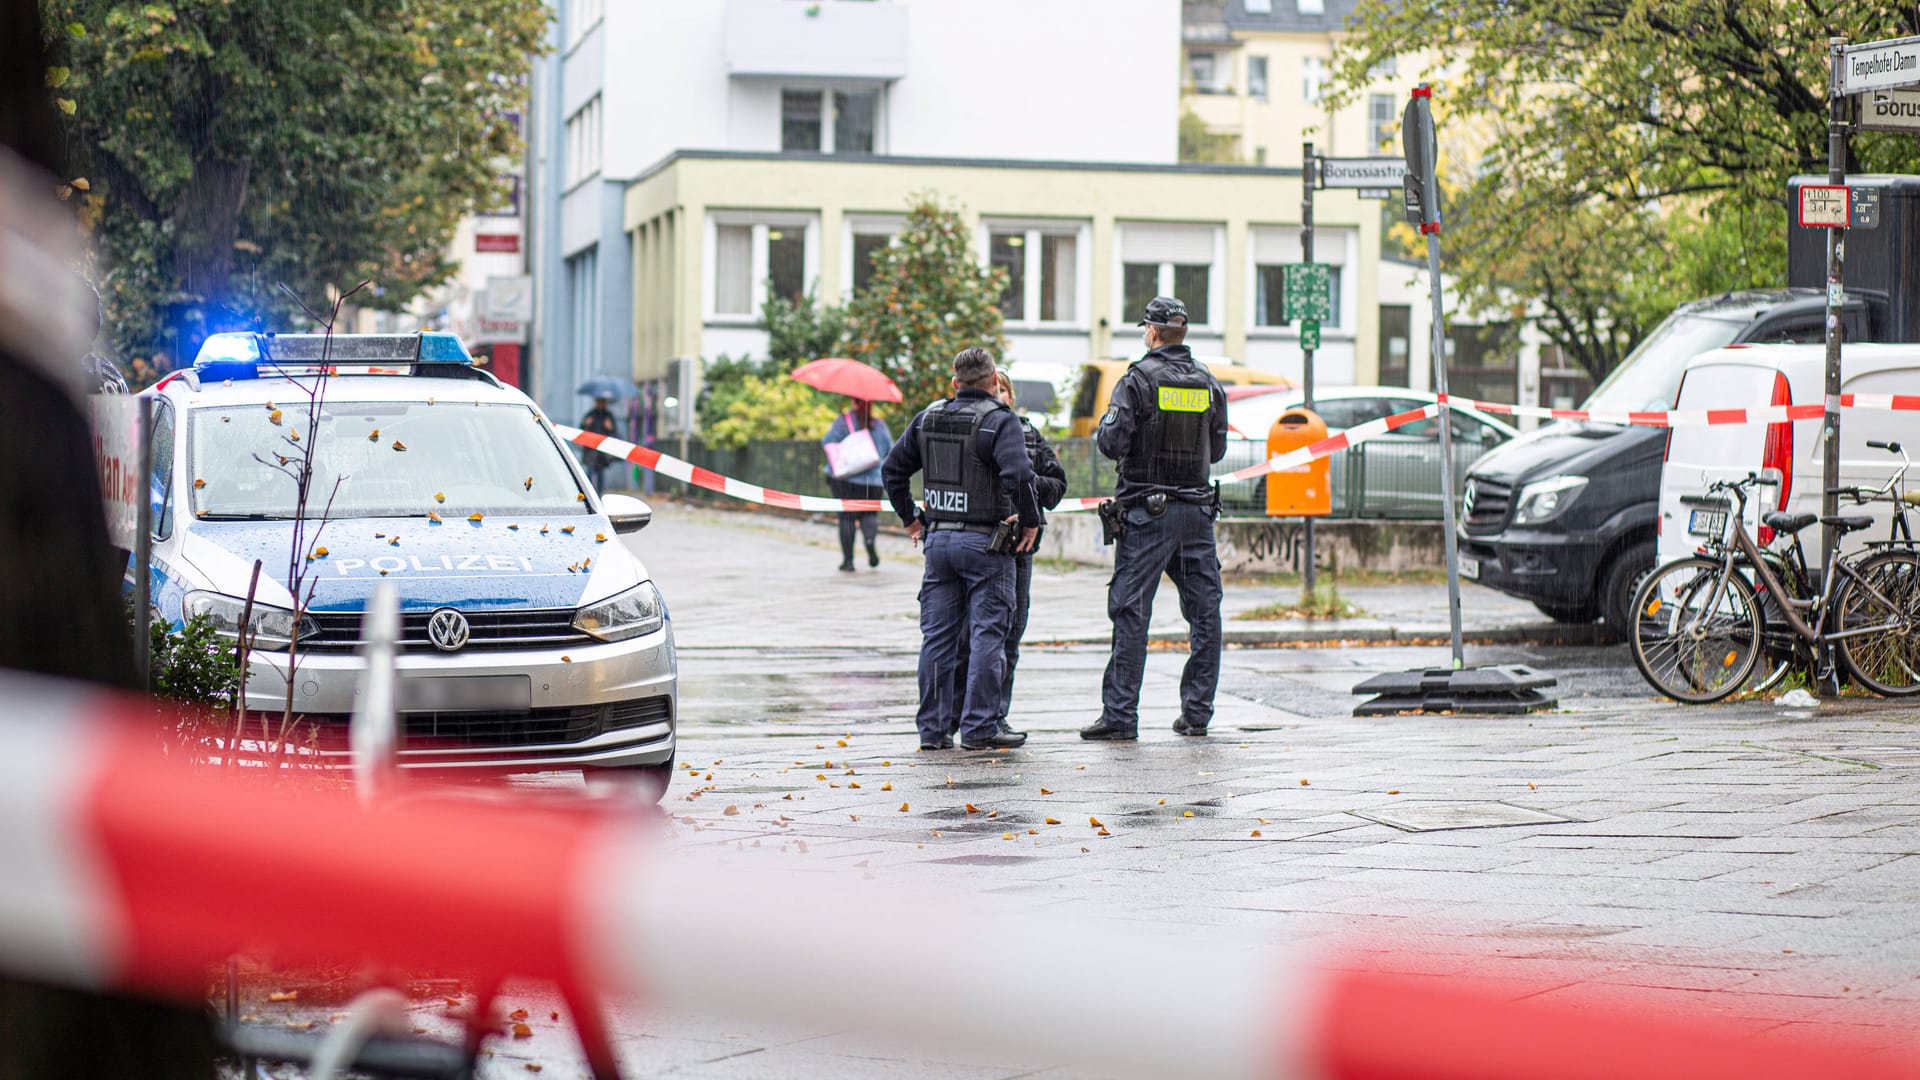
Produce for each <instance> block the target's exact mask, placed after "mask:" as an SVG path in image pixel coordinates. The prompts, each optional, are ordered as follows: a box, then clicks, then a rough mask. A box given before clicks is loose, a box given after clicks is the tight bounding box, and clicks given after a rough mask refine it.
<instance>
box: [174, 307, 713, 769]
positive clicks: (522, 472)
mask: <svg viewBox="0 0 1920 1080" xmlns="http://www.w3.org/2000/svg"><path fill="white" fill-rule="evenodd" d="M316 393H317V394H318V395H319V399H318V400H319V404H318V406H317V408H316V407H314V406H313V405H312V401H313V400H314V395H315V394H316ZM144 396H147V397H150V398H152V399H153V400H154V403H155V412H154V428H153V430H154V437H153V446H154V450H153V453H154V462H155V464H154V475H153V478H152V500H153V522H154V528H153V536H154V539H153V556H152V562H151V578H150V590H151V591H150V594H149V595H150V596H151V597H152V598H153V604H154V607H155V609H156V614H157V616H158V618H159V619H161V620H163V621H166V622H171V623H173V624H175V625H179V624H181V623H182V622H183V621H184V620H186V619H188V618H190V617H192V616H195V615H205V616H207V617H208V618H210V619H211V620H212V621H213V622H214V624H215V625H216V626H217V627H218V628H219V629H220V631H221V632H222V633H223V634H226V635H228V636H229V637H233V636H235V635H237V633H238V631H239V628H240V622H241V619H242V618H243V612H244V611H245V609H246V603H247V601H246V597H247V594H248V586H249V582H250V580H251V578H252V576H253V572H254V564H255V561H256V560H258V561H259V562H260V564H261V570H260V577H259V584H258V587H257V588H256V589H255V591H254V600H253V608H252V613H251V616H250V619H251V621H250V624H249V625H250V633H251V635H252V640H253V651H252V658H251V667H250V674H249V678H248V681H247V706H248V708H249V710H251V711H258V712H263V713H267V714H270V715H274V716H278V715H279V714H280V712H281V710H282V708H283V705H284V702H285V700H286V694H287V687H288V675H287V672H288V666H289V659H290V658H291V659H292V662H293V669H294V676H293V680H292V681H293V692H294V693H293V708H294V711H295V712H296V713H298V714H300V715H301V716H303V717H305V718H307V719H308V720H309V721H310V722H311V727H310V730H311V732H312V733H313V735H312V739H311V745H310V748H311V750H312V752H314V753H316V754H320V755H324V756H326V757H327V758H328V759H329V760H339V761H341V762H344V754H345V731H346V724H345V721H346V719H347V717H348V716H349V715H350V714H351V712H352V710H353V707H354V701H355V694H356V692H357V686H358V684H359V681H360V676H361V672H362V671H363V670H364V668H365V664H364V661H362V660H361V659H360V657H359V656H358V655H357V652H356V649H357V647H358V644H359V640H360V619H361V613H362V611H363V609H364V607H365V605H366V603H367V600H368V598H369V596H370V595H371V594H372V592H373V590H374V589H375V588H376V587H377V586H378V585H380V584H381V583H382V582H392V583H393V584H394V585H395V586H397V591H398V593H399V596H400V608H401V621H402V625H403V629H402V632H401V641H400V648H399V658H398V669H399V676H400V679H399V705H400V711H401V719H402V729H403V737H402V748H401V750H400V760H401V764H402V765H406V766H423V767H431V768H434V769H451V770H460V769H481V768H484V769H487V770H492V771H506V772H516V771H537V770H546V769H553V768H585V769H597V768H624V769H637V770H640V771H641V772H642V773H643V775H644V776H645V777H646V779H647V780H648V781H650V782H651V785H652V786H653V787H654V788H655V790H656V791H661V790H664V787H665V782H666V780H667V779H668V777H669V776H670V774H671V771H672V768H673V757H674V724H675V705H676V662H675V656H674V645H673V628H672V624H671V623H670V622H669V620H668V616H667V609H666V604H665V602H664V601H663V600H662V599H661V596H660V592H659V590H658V589H656V588H655V587H654V584H653V582H652V581H651V580H650V579H649V577H648V574H647V571H646V567H645V566H643V565H642V564H641V562H640V560H639V559H638V558H636V557H635V556H634V555H633V554H632V553H631V552H629V551H628V550H627V549H626V547H625V545H624V544H622V543H621V542H620V540H619V537H620V535H621V534H624V533H631V532H635V531H638V530H639V529H641V528H643V527H645V525H646V524H647V522H648V520H649V519H650V518H651V515H652V511H651V510H650V509H649V508H648V507H647V506H646V504H645V503H643V502H641V501H640V500H638V499H635V498H632V497H630V496H621V495H604V496H603V495H600V494H599V493H597V492H595V491H593V490H592V488H591V487H590V486H589V485H588V483H587V481H586V478H585V477H584V476H583V475H582V473H581V470H580V468H579V467H578V465H577V464H576V463H575V461H574V458H573V455H571V454H570V453H568V452H567V448H566V445H565V444H564V443H563V442H562V441H561V439H560V438H559V437H558V436H557V435H556V434H555V433H554V431H553V430H552V428H551V427H550V426H549V425H548V424H547V423H546V422H545V421H544V419H543V418H542V417H541V415H540V412H539V410H538V408H537V407H536V406H535V405H534V403H533V401H532V400H530V399H529V398H528V397H527V396H526V395H524V394H522V393H521V392H520V391H518V390H516V389H513V388H512V387H509V386H505V385H503V384H501V383H500V382H499V381H497V380H495V379H494V378H493V377H492V376H491V375H488V374H487V373H486V372H484V371H482V370H481V369H480V368H478V367H476V366H475V365H474V363H473V360H472V357H471V356H469V355H468V353H467V350H466V348H465V347H464V346H463V345H462V344H461V343H460V341H459V339H458V338H456V337H454V336H453V335H451V334H442V333H421V334H408V335H340V334H336V335H333V336H332V337H331V339H329V338H327V337H325V336H323V335H317V334H277V335H276V334H252V333H224V334H215V335H213V336H212V337H210V338H208V339H207V341H206V343H205V345H203V346H202V348H201V350H200V354H199V356H198V358H197V359H196V360H195V362H194V365H193V367H192V368H191V369H190V370H182V371H180V372H177V373H176V374H174V375H172V376H170V377H169V378H167V379H166V380H164V381H162V382H161V383H159V384H157V385H156V386H155V387H154V388H153V389H151V390H149V391H147V392H146V394H145V395H144ZM309 450H310V451H311V455H312V460H313V467H312V479H311V482H310V485H309V488H310V490H309V495H308V499H307V503H306V508H305V514H304V517H303V516H302V515H301V514H300V513H299V495H298V484H297V479H298V477H299V475H300V469H301V466H302V463H303V462H304V461H305V460H306V456H307V454H308V452H309ZM295 575H298V579H297V580H294V581H291V582H290V578H292V577H293V576H295ZM295 588H297V589H299V590H300V592H299V596H298V598H297V599H298V601H299V602H296V596H295V594H294V589H295ZM296 613H297V614H296Z"/></svg>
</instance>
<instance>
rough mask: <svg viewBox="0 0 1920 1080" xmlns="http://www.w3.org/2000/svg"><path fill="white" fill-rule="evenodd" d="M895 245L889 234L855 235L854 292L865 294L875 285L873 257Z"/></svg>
mask: <svg viewBox="0 0 1920 1080" xmlns="http://www.w3.org/2000/svg"><path fill="white" fill-rule="evenodd" d="M892 243H893V236H892V235H891V234H889V233H854V234H853V291H854V292H857V293H858V292H865V291H866V290H867V286H868V285H870V284H872V283H873V257H874V256H875V255H877V254H879V253H880V252H882V251H885V250H887V247H888V245H890V244H892Z"/></svg>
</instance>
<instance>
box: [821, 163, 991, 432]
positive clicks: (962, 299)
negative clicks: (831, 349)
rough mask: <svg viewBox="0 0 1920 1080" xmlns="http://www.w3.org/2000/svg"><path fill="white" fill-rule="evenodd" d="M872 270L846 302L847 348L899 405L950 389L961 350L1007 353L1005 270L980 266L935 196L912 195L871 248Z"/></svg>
mask: <svg viewBox="0 0 1920 1080" xmlns="http://www.w3.org/2000/svg"><path fill="white" fill-rule="evenodd" d="M873 271H874V273H873V279H872V282H871V283H870V284H869V285H868V286H867V289H866V291H865V292H862V293H860V294H859V295H857V296H855V297H854V298H853V303H852V304H851V305H849V306H848V309H847V316H848V317H847V337H848V342H849V355H851V356H852V357H854V358H855V359H857V360H862V361H865V362H866V363H869V364H872V365H873V366H874V367H876V368H879V369H880V370H881V371H884V372H886V373H887V375H888V376H889V377H891V378H892V379H893V381H894V382H895V383H897V384H898V385H899V387H900V392H901V394H902V395H903V396H904V398H905V403H904V405H903V406H902V408H903V409H905V410H907V411H909V412H912V411H917V410H919V409H923V408H925V407H926V406H927V405H929V404H931V403H932V402H934V401H937V400H939V399H940V398H943V397H946V396H947V395H948V394H949V393H950V392H951V385H950V380H951V378H952V374H953V357H954V355H955V354H956V353H958V352H959V351H960V350H962V349H966V348H970V347H973V346H978V347H980V348H983V349H986V350H987V351H988V352H991V353H993V355H994V356H995V357H996V358H1002V357H1004V356H1005V355H1006V350H1007V341H1006V338H1005V336H1003V335H1002V334H1001V332H1000V328H1001V321H1002V320H1001V316H1000V307H999V301H1000V294H1001V293H1002V292H1003V291H1004V290H1005V289H1006V285H1007V275H1006V271H1005V270H1003V269H1001V268H999V267H991V268H983V267H982V266H981V265H980V263H979V261H978V258H977V257H976V255H975V254H974V250H973V241H972V233H971V230H969V229H968V228H967V225H966V222H965V221H964V220H963V219H962V218H961V216H960V213H959V211H957V210H955V209H951V208H949V207H947V206H945V205H943V204H942V203H941V202H940V201H939V199H938V197H936V196H934V195H932V194H924V193H923V194H918V195H915V196H913V197H912V200H911V202H910V205H909V208H908V211H907V224H906V228H905V229H904V230H902V231H901V233H900V236H899V238H898V241H897V242H896V243H895V244H893V245H892V246H890V247H887V248H884V249H882V250H880V251H878V252H876V253H875V254H874V257H873ZM883 408H885V407H884V406H883Z"/></svg>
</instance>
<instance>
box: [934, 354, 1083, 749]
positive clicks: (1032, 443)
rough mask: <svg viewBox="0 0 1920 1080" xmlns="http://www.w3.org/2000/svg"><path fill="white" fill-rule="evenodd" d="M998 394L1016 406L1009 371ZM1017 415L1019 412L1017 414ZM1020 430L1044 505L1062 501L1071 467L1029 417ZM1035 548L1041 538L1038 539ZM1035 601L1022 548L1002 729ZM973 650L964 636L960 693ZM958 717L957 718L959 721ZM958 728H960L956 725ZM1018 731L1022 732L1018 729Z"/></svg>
mask: <svg viewBox="0 0 1920 1080" xmlns="http://www.w3.org/2000/svg"><path fill="white" fill-rule="evenodd" d="M994 378H995V380H996V382H995V385H996V387H997V390H998V394H997V396H998V397H999V398H1000V400H1001V402H1002V403H1003V404H1005V405H1006V407H1007V408H1009V409H1011V408H1013V407H1014V396H1013V380H1012V379H1010V378H1008V377H1007V373H1006V372H1005V371H998V372H995V373H994ZM1016 415H1017V414H1016ZM1020 434H1021V437H1022V440H1023V441H1024V442H1025V443H1026V446H1027V458H1028V459H1029V460H1030V461H1032V462H1033V474H1034V481H1033V484H1034V489H1035V490H1036V491H1037V492H1038V493H1039V495H1040V509H1042V510H1051V509H1053V508H1054V507H1056V506H1059V505H1060V500H1061V499H1062V498H1065V497H1066V494H1067V471H1066V470H1065V469H1064V468H1062V467H1061V466H1060V458H1059V456H1058V455H1057V454H1055V453H1054V452H1053V447H1052V446H1050V445H1048V444H1047V437H1046V436H1044V435H1042V434H1040V429H1039V428H1036V427H1034V426H1033V424H1032V423H1031V422H1030V421H1028V420H1027V418H1026V417H1024V416H1022V417H1020ZM1046 531H1047V526H1046V516H1045V515H1044V514H1042V515H1041V522H1040V535H1041V536H1045V535H1046ZM1034 546H1035V549H1036V550H1037V549H1038V547H1039V541H1038V540H1037V539H1036V540H1035V542H1034ZM1032 604H1033V552H1031V551H1029V552H1022V553H1020V554H1017V555H1015V556H1014V557H1013V625H1012V626H1010V627H1008V628H1007V645H1006V657H1007V661H1006V670H1005V672H1003V673H1002V674H1001V676H1000V709H999V712H998V713H996V714H995V719H996V720H997V721H998V722H999V724H1000V730H1001V731H1007V732H1012V731H1013V728H1012V727H1010V726H1009V725H1008V723H1007V717H1008V715H1010V714H1011V713H1012V711H1013V669H1014V667H1015V666H1016V665H1018V664H1019V663H1020V637H1021V635H1023V634H1025V633H1026V632H1027V611H1028V609H1029V608H1030V607H1032ZM969 653H970V650H969V648H968V642H967V635H962V636H961V638H960V659H959V662H958V665H957V668H956V671H955V676H956V677H955V680H954V681H955V687H956V693H958V692H959V690H960V687H961V686H962V685H963V684H962V683H961V682H960V679H959V677H958V676H959V674H960V673H961V672H964V671H966V669H967V663H968V659H969ZM958 722H959V721H958V718H957V717H956V718H955V723H956V725H957V724H958ZM956 730H957V729H956ZM1015 734H1018V732H1015Z"/></svg>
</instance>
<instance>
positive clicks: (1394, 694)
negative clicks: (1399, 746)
mask: <svg viewBox="0 0 1920 1080" xmlns="http://www.w3.org/2000/svg"><path fill="white" fill-rule="evenodd" d="M1553 685H1555V680H1554V677H1553V676H1551V675H1546V674H1542V673H1541V672H1538V671H1535V670H1533V669H1532V668H1530V667H1524V666H1522V665H1519V664H1493V665H1487V666H1484V667H1468V668H1459V669H1457V670H1451V671H1449V670H1448V669H1446V668H1416V669H1414V670H1412V671H1389V672H1387V673H1386V674H1384V675H1375V676H1374V677H1373V678H1371V679H1368V680H1367V681H1365V682H1363V683H1361V684H1360V685H1358V686H1356V687H1354V688H1353V692H1354V693H1356V694H1375V695H1378V696H1377V697H1374V698H1373V699H1372V700H1370V701H1363V702H1361V703H1360V704H1359V705H1356V706H1354V709H1353V715H1355V716H1392V715H1394V714H1396V713H1408V712H1421V713H1437V712H1450V713H1469V714H1478V715H1487V716H1511V715H1517V714H1520V713H1530V712H1538V711H1540V710H1542V709H1551V708H1553V707H1554V706H1556V705H1558V704H1559V703H1560V699H1559V698H1558V697H1548V696H1546V695H1545V694H1542V693H1540V691H1541V689H1543V688H1545V687H1549V686H1553Z"/></svg>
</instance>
